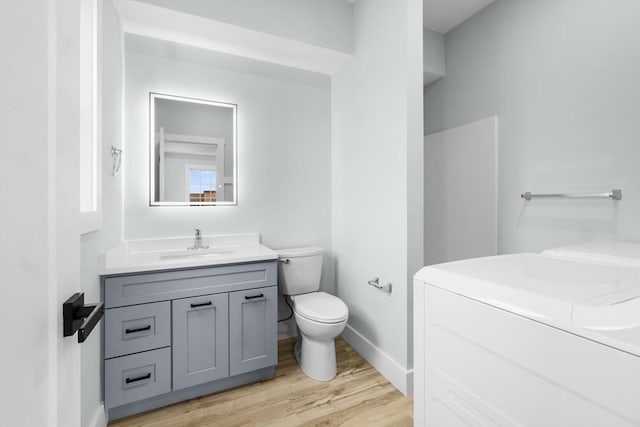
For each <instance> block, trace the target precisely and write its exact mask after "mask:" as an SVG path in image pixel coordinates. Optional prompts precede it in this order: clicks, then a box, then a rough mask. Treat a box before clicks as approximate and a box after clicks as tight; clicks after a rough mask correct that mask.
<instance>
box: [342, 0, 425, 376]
mask: <svg viewBox="0 0 640 427" xmlns="http://www.w3.org/2000/svg"><path fill="white" fill-rule="evenodd" d="M421 6H422V5H421V2H414V1H408V2H405V1H397V2H396V1H393V2H391V1H366V2H364V1H363V2H356V4H355V9H354V41H355V46H354V47H355V49H354V58H353V59H352V60H351V61H350V63H349V64H347V65H346V66H345V68H344V69H343V70H341V71H340V72H339V73H337V74H336V75H335V76H333V78H332V87H331V95H332V99H331V101H332V109H331V116H332V127H333V129H332V153H331V154H332V164H331V166H332V185H331V192H332V200H333V201H332V204H333V206H332V216H333V250H334V254H335V256H336V259H337V266H336V273H337V274H336V282H337V290H338V296H339V297H340V298H342V299H343V300H344V301H345V302H346V304H347V305H348V306H349V327H351V328H353V329H354V330H356V331H357V332H358V333H360V334H361V335H363V336H364V337H365V338H366V339H368V340H369V341H371V342H372V343H373V344H374V345H376V346H377V347H378V348H379V349H380V350H382V351H383V352H384V353H386V354H387V355H389V356H390V357H391V358H392V359H393V360H395V361H396V362H397V363H398V365H399V366H401V367H402V368H407V367H410V366H411V364H412V362H411V353H412V350H411V348H412V347H411V346H412V339H411V335H412V331H411V301H412V298H411V286H410V284H411V279H410V278H411V276H412V275H413V274H415V272H416V271H417V270H418V269H419V267H420V266H422V262H423V259H422V224H423V218H422V214H423V211H422V209H423V208H422V200H423V194H422V191H423V190H422V188H423V185H422V183H423V178H422V163H423V161H422V96H421V95H422V94H421V88H422V8H421ZM375 276H377V277H379V278H380V281H381V282H383V283H385V282H392V283H393V293H392V294H388V293H385V292H381V291H379V290H377V289H375V288H373V287H371V286H368V284H367V281H368V280H370V279H372V278H373V277H375Z"/></svg>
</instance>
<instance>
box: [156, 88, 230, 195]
mask: <svg viewBox="0 0 640 427" xmlns="http://www.w3.org/2000/svg"><path fill="white" fill-rule="evenodd" d="M149 105H150V136H151V138H150V139H151V144H150V145H151V162H150V166H151V167H150V171H151V174H150V175H151V176H150V183H151V185H150V203H151V205H153V206H163V205H188V206H202V205H235V204H236V200H237V199H236V197H237V180H236V177H237V167H236V111H237V107H236V105H235V104H228V103H224V102H216V101H206V100H201V99H193V98H185V97H180V96H174V95H163V94H158V93H150V96H149Z"/></svg>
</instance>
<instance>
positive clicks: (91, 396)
mask: <svg viewBox="0 0 640 427" xmlns="http://www.w3.org/2000/svg"><path fill="white" fill-rule="evenodd" d="M102 19H103V21H102V25H103V41H102V54H103V68H102V210H103V212H102V213H103V215H102V229H101V230H98V231H95V232H92V233H87V234H83V235H82V236H81V239H80V248H81V277H82V286H83V288H82V291H83V292H84V293H85V301H87V302H93V301H101V300H102V298H101V295H100V281H99V278H98V256H99V254H100V253H101V252H105V251H107V250H108V249H110V248H112V247H113V246H115V245H117V244H118V243H120V241H121V239H122V184H123V183H122V174H120V175H118V176H115V177H114V176H112V175H111V170H112V160H111V146H112V145H113V146H116V147H120V148H121V147H122V85H123V76H122V65H123V59H122V52H121V50H122V49H121V46H122V41H123V40H122V34H121V27H120V20H119V18H118V16H117V15H116V12H115V9H114V8H113V4H112V2H111V0H105V1H104V3H103V9H102ZM123 155H124V156H125V157H126V155H127V153H126V151H125V152H124V154H123ZM80 349H81V352H82V356H81V387H82V393H81V396H82V402H81V419H82V425H83V426H88V425H90V422H91V420H92V418H93V417H94V416H95V414H96V410H97V409H98V408H99V406H100V403H101V402H102V400H103V396H102V378H101V372H102V328H100V327H96V329H94V330H93V332H92V334H91V335H90V336H89V338H88V339H87V341H85V342H84V343H83V344H82V346H81V347H80Z"/></svg>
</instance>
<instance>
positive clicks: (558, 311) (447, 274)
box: [415, 254, 640, 356]
mask: <svg viewBox="0 0 640 427" xmlns="http://www.w3.org/2000/svg"><path fill="white" fill-rule="evenodd" d="M415 279H416V281H417V282H423V283H425V284H427V285H432V286H436V287H438V288H441V289H444V290H446V291H449V292H453V293H456V294H459V295H463V296H465V297H468V298H472V299H475V300H477V301H480V302H483V303H485V304H489V305H492V306H494V307H498V308H500V309H503V310H506V311H509V312H512V313H514V314H517V315H520V316H523V317H527V318H530V319H532V320H536V321H538V322H542V323H546V324H548V325H551V326H554V327H557V328H560V329H564V330H566V331H569V332H571V333H574V334H577V335H581V336H584V337H586V338H589V339H592V340H595V341H598V342H602V343H605V344H607V345H609V346H612V347H616V348H619V349H621V350H624V351H627V352H630V353H633V354H636V355H638V356H640V269H638V268H632V267H626V266H614V265H607V264H596V263H588V262H584V261H574V260H569V259H559V258H555V257H550V256H544V255H536V254H515V255H501V256H493V257H486V258H475V259H469V260H463V261H456V262H450V263H446V264H439V265H434V266H429V267H424V268H423V269H422V270H420V271H419V272H418V273H417V274H416V275H415Z"/></svg>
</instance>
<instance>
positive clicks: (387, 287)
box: [368, 277, 393, 293]
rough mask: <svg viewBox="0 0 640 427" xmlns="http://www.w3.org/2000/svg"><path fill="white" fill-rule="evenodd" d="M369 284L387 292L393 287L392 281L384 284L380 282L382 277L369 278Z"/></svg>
mask: <svg viewBox="0 0 640 427" xmlns="http://www.w3.org/2000/svg"><path fill="white" fill-rule="evenodd" d="M368 283H369V285H371V286H373V287H374V288H377V289H380V290H383V291H385V292H389V293H391V289H392V288H393V285H391V283H390V282H387V283H385V284H384V285H381V284H380V279H379V278H377V277H374V278H373V279H371V280H369V282H368Z"/></svg>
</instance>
